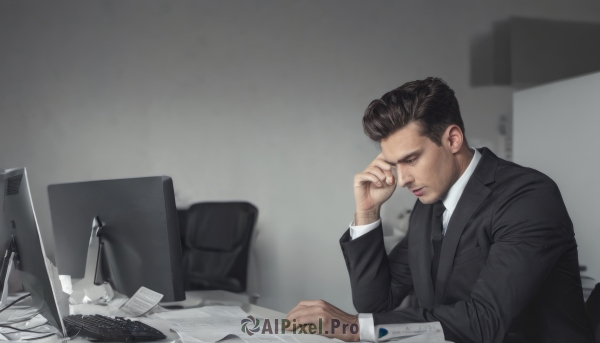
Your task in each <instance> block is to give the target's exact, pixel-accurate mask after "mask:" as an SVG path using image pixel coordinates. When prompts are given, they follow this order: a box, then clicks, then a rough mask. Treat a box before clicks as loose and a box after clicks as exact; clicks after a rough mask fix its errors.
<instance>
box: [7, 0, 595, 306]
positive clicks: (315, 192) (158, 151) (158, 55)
mask: <svg viewBox="0 0 600 343" xmlns="http://www.w3.org/2000/svg"><path fill="white" fill-rule="evenodd" d="M0 4H1V5H0V6H1V7H0V116H1V118H0V119H1V121H0V125H1V131H0V147H2V150H1V153H0V165H1V166H3V167H5V168H6V167H14V166H25V167H27V168H28V172H29V176H30V182H31V189H32V193H33V200H34V204H35V206H36V211H37V213H38V217H39V219H40V225H41V226H42V229H43V230H44V237H43V239H44V242H45V243H46V244H47V245H49V246H52V245H53V239H52V235H51V233H50V231H49V230H50V224H51V223H50V215H49V210H48V204H47V194H46V186H47V185H48V184H51V183H58V182H68V181H81V180H90V179H106V178H121V177H135V176H142V175H156V174H166V175H170V176H171V177H173V179H174V182H175V187H176V193H177V201H178V204H179V205H180V206H186V205H188V204H190V203H193V202H195V201H203V200H233V199H245V200H249V201H251V202H253V203H254V204H256V205H257V206H258V208H259V209H260V218H259V222H258V228H259V230H260V235H259V236H258V239H257V242H256V249H255V252H254V254H253V256H254V260H253V264H252V270H251V278H250V280H249V282H250V285H251V289H250V291H257V292H259V293H261V295H262V297H261V299H260V301H259V304H262V305H264V306H268V307H271V308H274V309H277V310H281V311H288V310H289V309H290V308H291V307H292V306H293V305H295V304H296V303H297V302H298V301H300V300H302V299H315V298H322V299H326V300H328V301H329V302H331V303H333V304H335V305H338V306H340V307H341V308H342V309H345V310H348V311H353V306H352V303H351V299H350V288H349V284H348V277H347V274H346V270H345V265H344V262H343V258H342V257H341V252H340V249H339V246H338V239H339V237H340V236H341V234H342V233H343V232H344V230H345V229H346V225H347V224H348V222H350V221H351V220H352V214H353V208H354V203H353V198H352V186H351V185H352V177H353V175H354V173H356V172H358V171H361V170H362V169H363V168H364V167H365V166H366V164H367V163H368V162H369V161H371V159H372V158H374V157H375V155H377V153H378V149H377V147H376V145H374V144H372V143H370V142H369V141H368V139H367V138H366V137H365V136H364V135H363V134H362V130H361V126H360V120H361V116H362V112H363V111H364V108H365V107H366V105H367V104H368V103H369V101H370V100H371V99H373V98H376V97H379V96H381V95H382V94H383V93H384V92H386V91H388V90H390V89H391V88H393V87H397V86H399V85H400V84H402V83H404V82H406V81H410V80H414V79H419V78H424V77H427V76H431V75H433V76H439V77H442V78H444V79H445V80H446V81H447V82H448V83H449V84H450V86H451V87H452V88H453V89H455V91H456V93H457V97H458V99H459V101H460V104H461V110H462V113H463V116H464V119H465V122H466V129H467V135H468V137H469V141H470V143H471V144H473V145H487V146H490V147H491V148H492V149H495V148H496V144H497V141H498V133H497V132H498V130H497V126H498V121H499V117H500V116H501V115H504V114H507V113H510V112H511V107H512V104H511V102H512V100H511V89H510V88H507V87H498V86H492V87H473V86H471V84H470V75H469V73H470V56H471V53H470V49H471V46H472V41H473V39H474V38H475V37H477V36H478V35H481V34H483V33H485V32H488V31H490V30H491V29H492V26H493V23H494V22H497V21H499V20H504V19H506V18H507V17H509V16H512V15H520V16H530V17H542V18H550V19H565V20H576V21H579V20H580V21H590V22H600V3H598V2H595V3H592V2H588V1H546V2H544V4H543V7H542V6H540V5H537V4H534V3H533V2H527V3H521V2H518V1H514V2H502V3H484V2H480V1H475V0H473V1H452V2H446V1H419V2H417V1H402V2H401V1H368V2H367V1H342V0H335V1H301V2H291V1H264V0H262V1H203V2H200V1H172V0H169V1H166V0H165V1H147V0H144V1H86V2H82V1H51V2H50V1H39V2H32V1H2V2H0ZM413 202H414V198H413V197H412V195H410V194H408V192H406V191H405V190H399V191H398V192H397V194H396V195H395V196H394V198H393V200H392V201H390V203H389V205H388V206H387V207H386V208H385V209H384V219H386V222H387V221H388V220H387V219H388V218H393V217H394V216H395V215H396V213H397V212H399V211H400V209H401V208H406V207H412V204H413ZM49 250H51V249H49Z"/></svg>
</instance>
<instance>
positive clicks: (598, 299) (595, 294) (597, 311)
mask: <svg viewBox="0 0 600 343" xmlns="http://www.w3.org/2000/svg"><path fill="white" fill-rule="evenodd" d="M585 313H586V315H587V318H588V321H589V323H590V326H591V327H592V332H593V333H594V342H596V343H600V325H599V324H600V283H598V284H596V287H595V288H594V290H593V291H592V293H591V294H590V297H589V298H588V299H587V301H586V302H585Z"/></svg>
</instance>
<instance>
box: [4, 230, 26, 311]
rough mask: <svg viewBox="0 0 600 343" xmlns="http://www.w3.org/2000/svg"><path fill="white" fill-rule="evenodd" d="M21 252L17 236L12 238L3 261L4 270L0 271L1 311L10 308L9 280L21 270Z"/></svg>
mask: <svg viewBox="0 0 600 343" xmlns="http://www.w3.org/2000/svg"><path fill="white" fill-rule="evenodd" d="M20 264H21V262H20V260H19V251H18V249H17V241H16V238H15V236H12V238H11V241H10V243H9V245H8V249H6V252H5V253H4V259H3V261H2V269H0V287H1V288H2V295H1V296H0V309H3V308H5V307H6V306H8V305H9V304H8V302H7V298H8V291H9V288H10V287H9V280H10V276H11V274H12V273H15V272H16V271H17V270H19V269H20V268H19V267H20Z"/></svg>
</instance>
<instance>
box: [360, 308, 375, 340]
mask: <svg viewBox="0 0 600 343" xmlns="http://www.w3.org/2000/svg"><path fill="white" fill-rule="evenodd" d="M358 327H359V329H360V340H361V342H375V322H374V321H373V314H372V313H359V314H358Z"/></svg>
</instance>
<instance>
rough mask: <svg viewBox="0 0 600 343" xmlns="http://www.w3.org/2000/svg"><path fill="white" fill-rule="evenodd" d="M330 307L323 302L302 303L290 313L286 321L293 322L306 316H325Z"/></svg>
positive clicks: (309, 301)
mask: <svg viewBox="0 0 600 343" xmlns="http://www.w3.org/2000/svg"><path fill="white" fill-rule="evenodd" d="M328 305H329V304H328V303H327V302H325V301H323V300H305V301H301V302H300V303H299V304H298V305H296V307H294V308H293V309H292V310H291V311H290V312H289V313H288V315H287V317H286V319H290V320H292V319H297V318H299V317H301V316H306V315H312V314H323V313H324V310H325V309H326V308H327V306H328ZM329 306H331V305H329Z"/></svg>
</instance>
